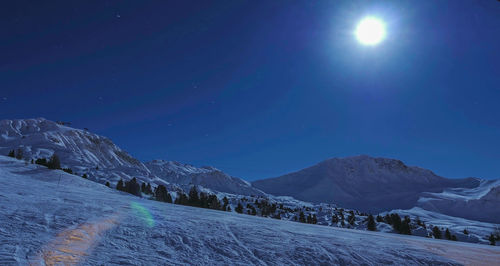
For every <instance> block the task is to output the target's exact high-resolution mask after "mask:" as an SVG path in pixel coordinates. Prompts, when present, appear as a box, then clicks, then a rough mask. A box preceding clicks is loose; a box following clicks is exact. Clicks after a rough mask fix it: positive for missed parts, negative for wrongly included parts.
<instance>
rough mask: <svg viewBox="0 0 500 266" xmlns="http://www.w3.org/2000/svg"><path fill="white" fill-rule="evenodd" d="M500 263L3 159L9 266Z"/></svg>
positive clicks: (471, 247) (488, 254) (2, 235)
mask: <svg viewBox="0 0 500 266" xmlns="http://www.w3.org/2000/svg"><path fill="white" fill-rule="evenodd" d="M499 262H500V248H499V247H494V246H486V245H477V244H470V243H459V242H451V241H445V240H433V239H426V238H421V237H411V236H401V235H395V234H386V233H378V232H366V231H358V230H348V229H339V228H333V227H326V226H318V225H309V224H300V223H295V222H287V221H279V220H275V219H270V218H260V217H254V216H249V215H241V214H236V213H228V212H222V211H213V210H207V209H199V208H192V207H186V206H179V205H173V204H166V203H160V202H155V201H150V200H146V199H141V198H137V197H134V196H132V195H128V194H124V193H121V192H118V191H116V190H113V189H110V188H107V187H105V186H103V185H100V184H98V183H95V182H92V181H88V180H85V179H82V178H80V177H78V176H74V175H69V174H66V173H64V172H62V171H51V170H47V169H46V168H43V167H40V166H37V165H31V164H25V163H24V162H21V161H18V160H15V159H12V158H7V157H3V156H0V265H26V264H31V265H53V264H81V265H96V264H99V265H101V264H105V265H118V264H131V265H180V264H195V265H213V264H224V265H248V264H255V265H275V264H286V265H294V264H295V265H304V264H307V265H314V264H328V265H331V264H340V265H350V264H354V265H360V264H364V265H378V264H395V265H422V264H432V265H459V264H474V265H481V264H482V265H495V264H497V265H498V263H499Z"/></svg>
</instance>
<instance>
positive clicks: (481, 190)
mask: <svg viewBox="0 0 500 266" xmlns="http://www.w3.org/2000/svg"><path fill="white" fill-rule="evenodd" d="M252 185H253V186H254V187H256V188H258V189H261V190H262V191H264V192H266V193H269V194H273V195H286V196H292V197H295V198H297V199H299V200H303V201H309V202H327V203H329V202H334V203H336V204H338V205H339V206H343V207H347V208H354V209H357V210H361V211H368V212H374V213H377V212H381V211H388V210H393V209H410V208H413V207H416V206H417V207H421V208H423V209H426V210H430V211H435V212H440V213H443V214H448V215H452V216H456V217H463V218H468V219H474V220H480V221H486V222H495V223H500V209H499V208H498V206H500V193H499V192H500V181H499V180H494V181H491V180H489V181H488V180H481V179H479V178H463V179H450V178H444V177H441V176H438V175H436V174H434V173H433V172H432V171H430V170H427V169H423V168H419V167H413V166H407V165H405V164H404V163H403V162H401V161H400V160H395V159H387V158H373V157H370V156H366V155H361V156H354V157H348V158H340V159H339V158H333V159H329V160H326V161H323V162H320V163H318V164H316V165H314V166H311V167H309V168H306V169H303V170H300V171H298V172H294V173H290V174H286V175H283V176H280V177H276V178H269V179H264V180H258V181H255V182H253V183H252ZM495 206H497V207H495Z"/></svg>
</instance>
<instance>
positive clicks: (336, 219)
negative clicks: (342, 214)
mask: <svg viewBox="0 0 500 266" xmlns="http://www.w3.org/2000/svg"><path fill="white" fill-rule="evenodd" d="M338 222H339V217H338V216H337V214H333V215H332V224H337V223H338Z"/></svg>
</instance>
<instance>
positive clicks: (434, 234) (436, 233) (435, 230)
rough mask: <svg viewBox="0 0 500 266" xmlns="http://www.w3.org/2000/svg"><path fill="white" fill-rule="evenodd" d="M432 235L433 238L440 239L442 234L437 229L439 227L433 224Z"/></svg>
mask: <svg viewBox="0 0 500 266" xmlns="http://www.w3.org/2000/svg"><path fill="white" fill-rule="evenodd" d="M432 235H433V236H434V238H435V239H441V237H442V235H441V230H439V227H437V226H434V228H432Z"/></svg>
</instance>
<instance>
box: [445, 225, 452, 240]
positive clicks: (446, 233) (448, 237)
mask: <svg viewBox="0 0 500 266" xmlns="http://www.w3.org/2000/svg"><path fill="white" fill-rule="evenodd" d="M444 237H446V239H448V240H451V233H450V230H449V229H448V228H446V231H445V232H444Z"/></svg>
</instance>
